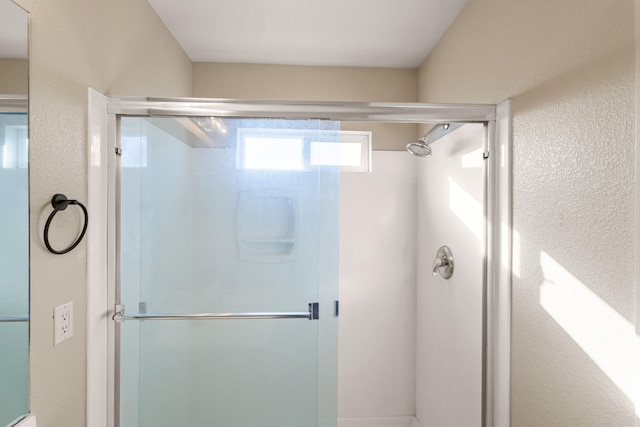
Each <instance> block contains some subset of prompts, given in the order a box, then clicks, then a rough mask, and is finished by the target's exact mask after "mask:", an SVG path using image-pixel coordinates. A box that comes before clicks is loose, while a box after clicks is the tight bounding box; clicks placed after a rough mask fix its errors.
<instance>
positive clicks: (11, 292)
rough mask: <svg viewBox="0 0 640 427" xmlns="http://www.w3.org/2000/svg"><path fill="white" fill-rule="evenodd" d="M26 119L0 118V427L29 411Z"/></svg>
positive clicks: (16, 115) (8, 115) (20, 116)
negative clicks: (0, 204)
mask: <svg viewBox="0 0 640 427" xmlns="http://www.w3.org/2000/svg"><path fill="white" fill-rule="evenodd" d="M27 134H28V132H27V114H26V113H1V114H0V200H3V201H4V202H3V206H2V209H0V236H1V237H0V240H1V244H0V272H2V273H1V274H0V349H1V351H0V425H5V424H6V423H9V422H11V421H12V420H15V419H16V418H18V417H19V416H21V415H24V414H26V413H27V412H29V239H28V236H29V228H28V227H29V191H28V189H29V185H28V167H27V163H28V160H27V159H28V157H27V152H28V150H27Z"/></svg>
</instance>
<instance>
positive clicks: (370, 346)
mask: <svg viewBox="0 0 640 427" xmlns="http://www.w3.org/2000/svg"><path fill="white" fill-rule="evenodd" d="M417 161H418V159H416V158H415V157H413V156H410V155H408V154H407V153H406V152H404V151H374V152H373V163H372V164H373V170H372V172H371V173H348V172H347V173H342V174H341V178H340V325H339V353H338V354H339V381H338V384H339V386H338V392H339V393H338V396H339V399H338V402H339V404H338V409H339V412H338V417H339V419H340V425H341V426H358V427H360V426H378V425H385V426H391V425H393V426H396V425H397V426H405V425H411V424H410V422H412V419H413V415H414V414H415V333H416V324H415V319H416V307H415V297H416V295H415V281H416V258H417V256H416V233H415V227H416V207H417V203H416V162H417ZM381 423H382V424H381Z"/></svg>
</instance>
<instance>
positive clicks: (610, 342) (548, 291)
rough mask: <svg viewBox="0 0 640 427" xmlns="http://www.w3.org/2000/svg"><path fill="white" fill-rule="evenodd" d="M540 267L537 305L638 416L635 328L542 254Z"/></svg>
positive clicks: (639, 354) (547, 255)
mask: <svg viewBox="0 0 640 427" xmlns="http://www.w3.org/2000/svg"><path fill="white" fill-rule="evenodd" d="M540 266H541V267H542V273H543V276H544V282H543V283H542V285H541V286H540V305H541V306H542V307H543V308H544V309H545V310H546V311H547V312H548V313H549V314H550V315H551V317H552V318H553V319H554V320H555V321H556V322H557V323H558V325H560V326H561V327H562V329H564V330H565V332H566V333H567V334H569V336H570V337H571V338H572V339H573V340H574V341H575V342H576V344H578V345H579V346H580V348H581V349H582V350H583V351H584V352H585V353H586V354H587V355H588V356H589V357H590V358H591V359H592V360H593V362H594V363H595V364H596V365H598V367H599V368H600V369H601V370H602V372H604V373H605V374H606V375H607V377H609V379H610V380H611V381H612V382H613V383H614V384H615V385H616V386H617V387H618V388H619V389H620V390H621V391H622V392H623V393H624V394H625V395H626V396H627V397H628V398H629V400H631V401H632V402H634V403H635V404H636V412H638V400H637V396H638V394H637V392H638V390H637V379H638V375H637V374H638V372H637V367H636V365H637V363H638V360H640V351H639V345H638V337H637V336H636V334H635V331H634V326H633V325H632V324H631V323H630V322H629V321H627V320H626V319H625V318H624V317H622V316H621V315H620V314H619V313H618V312H617V311H616V310H614V309H613V308H611V306H609V305H608V304H607V303H605V302H604V301H603V300H602V299H601V298H600V297H598V296H597V295H596V294H595V293H594V292H593V291H591V290H590V289H589V288H588V287H586V286H585V285H584V284H582V283H581V282H580V281H579V280H578V279H576V278H575V277H574V276H573V275H572V274H571V273H569V272H568V271H567V270H566V269H564V267H562V265H560V264H559V263H558V262H557V261H556V260H554V259H553V258H552V257H551V256H549V254H547V253H546V252H544V251H540Z"/></svg>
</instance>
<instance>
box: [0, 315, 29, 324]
mask: <svg viewBox="0 0 640 427" xmlns="http://www.w3.org/2000/svg"><path fill="white" fill-rule="evenodd" d="M28 321H29V316H10V317H7V316H0V323H4V322H28Z"/></svg>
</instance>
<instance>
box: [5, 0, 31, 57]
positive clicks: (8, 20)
mask: <svg viewBox="0 0 640 427" xmlns="http://www.w3.org/2000/svg"><path fill="white" fill-rule="evenodd" d="M28 22H29V14H28V13H27V12H25V11H24V10H23V9H22V8H21V7H20V6H18V5H17V4H15V3H13V2H12V1H11V0H0V58H26V57H27V45H28V42H27V39H28V33H29V30H28Z"/></svg>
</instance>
